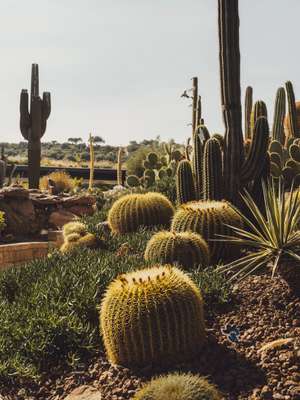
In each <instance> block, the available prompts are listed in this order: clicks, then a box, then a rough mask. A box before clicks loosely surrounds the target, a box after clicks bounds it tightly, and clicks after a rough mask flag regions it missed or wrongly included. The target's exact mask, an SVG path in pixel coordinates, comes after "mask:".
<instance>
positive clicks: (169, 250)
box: [145, 231, 209, 269]
mask: <svg viewBox="0 0 300 400" xmlns="http://www.w3.org/2000/svg"><path fill="white" fill-rule="evenodd" d="M145 260H146V261H154V262H159V263H161V264H174V263H178V264H180V265H181V266H183V267H184V268H186V269H190V268H192V267H193V266H197V265H201V266H202V267H207V266H208V265H209V250H208V245H207V243H206V242H205V240H204V239H203V238H202V237H201V236H200V235H198V234H196V233H193V232H167V231H162V232H158V233H156V234H155V235H153V236H152V238H151V239H150V240H149V242H148V244H147V247H146V250H145Z"/></svg>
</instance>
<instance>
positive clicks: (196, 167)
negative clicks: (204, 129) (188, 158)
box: [192, 133, 203, 200]
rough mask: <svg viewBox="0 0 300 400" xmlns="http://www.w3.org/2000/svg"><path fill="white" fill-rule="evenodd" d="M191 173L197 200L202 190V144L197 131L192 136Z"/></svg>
mask: <svg viewBox="0 0 300 400" xmlns="http://www.w3.org/2000/svg"><path fill="white" fill-rule="evenodd" d="M193 149H194V152H193V165H192V167H193V168H192V169H193V175H194V180H195V197H196V200H199V199H200V198H201V196H202V191H203V174H202V167H203V145H202V142H201V139H200V136H199V135H198V133H196V134H195V135H194V136H193Z"/></svg>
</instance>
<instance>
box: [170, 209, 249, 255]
mask: <svg viewBox="0 0 300 400" xmlns="http://www.w3.org/2000/svg"><path fill="white" fill-rule="evenodd" d="M228 225H232V226H236V227H241V226H242V219H241V217H240V216H239V215H238V213H237V212H236V211H235V210H234V209H233V208H232V206H231V205H230V203H228V202H226V201H192V202H189V203H187V204H182V205H181V206H180V207H179V208H178V210H177V211H176V212H175V214H174V218H173V221H172V225H171V229H172V230H173V231H175V232H186V231H190V232H196V233H198V234H200V235H201V236H202V237H203V238H204V240H206V242H207V243H208V246H209V250H210V257H211V261H212V262H218V261H219V260H220V259H223V258H224V259H228V258H232V257H235V256H236V253H235V252H234V251H233V249H232V247H231V246H230V245H228V244H227V245H225V244H224V243H223V242H220V241H218V235H225V234H229V233H230V232H231V228H230V227H229V226H228Z"/></svg>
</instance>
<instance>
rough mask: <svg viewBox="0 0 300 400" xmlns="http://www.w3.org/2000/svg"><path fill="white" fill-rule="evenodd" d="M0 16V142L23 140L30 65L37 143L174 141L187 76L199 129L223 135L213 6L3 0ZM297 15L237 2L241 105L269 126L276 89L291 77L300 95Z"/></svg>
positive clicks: (276, 4) (281, 7)
mask: <svg viewBox="0 0 300 400" xmlns="http://www.w3.org/2000/svg"><path fill="white" fill-rule="evenodd" d="M287 4H289V7H287ZM1 11H2V12H1V16H0V21H1V25H0V26H1V28H0V30H1V35H0V41H1V44H2V46H1V47H2V60H3V62H2V64H1V73H0V82H1V89H2V90H1V93H0V109H1V113H0V115H1V118H0V142H19V141H21V140H23V137H22V135H21V132H20V130H19V96H20V91H21V89H22V88H27V89H29V88H30V73H31V64H32V63H34V62H36V63H38V64H39V69H40V91H41V92H43V91H50V92H51V96H52V112H51V115H50V118H49V120H48V127H47V131H46V133H45V136H44V137H43V141H51V140H57V141H66V140H67V139H68V138H69V137H81V138H83V139H84V140H85V141H86V140H87V138H88V134H89V132H93V134H94V135H99V136H102V137H103V138H104V139H105V141H106V143H107V144H113V145H125V144H127V143H128V142H129V141H130V140H137V141H141V140H143V139H151V138H155V137H156V136H157V135H160V137H161V138H162V139H163V140H168V139H170V138H174V139H175V140H176V141H177V142H179V143H183V142H185V140H186V138H187V137H188V136H189V135H190V133H191V128H190V127H189V126H187V124H188V123H189V122H190V120H191V108H189V107H188V105H189V101H186V100H184V99H181V98H180V95H181V93H182V92H183V90H184V89H187V88H189V87H190V86H191V80H190V79H191V78H192V77H193V76H198V77H199V91H200V94H201V96H202V108H203V116H204V119H205V122H206V124H207V127H208V129H209V130H210V131H211V132H219V133H221V134H222V133H223V131H224V126H223V121H222V116H221V110H220V90H219V62H218V28H217V0H215V1H212V0H200V1H195V0H194V1H193V0H186V1H185V2H182V1H179V0H173V1H171V0H165V1H154V2H151V3H149V2H148V1H145V0H114V1H113V2H112V1H110V2H109V1H105V0H89V1H88V2H81V1H78V0H73V1H72V2H71V1H70V0H62V1H58V0H52V1H51V2H50V1H46V0H42V1H37V0H28V1H27V2H19V1H16V0H10V1H9V2H8V1H3V4H2V7H1ZM299 14H300V2H299V0H298V1H297V0H289V1H288V2H282V1H279V0H275V1H274V0H273V1H272V0H253V1H251V2H249V1H246V0H240V20H241V25H240V50H241V84H242V104H243V102H244V99H243V97H244V91H245V88H246V86H247V85H251V86H253V89H254V99H255V100H257V99H263V100H264V101H266V103H267V105H268V110H269V123H270V125H271V124H272V114H273V103H274V98H275V94H276V90H277V88H278V87H279V86H282V85H284V83H285V81H286V80H291V81H292V82H293V84H294V89H295V93H296V98H297V93H300V84H299V82H298V79H297V78H298V68H297V67H298V64H299V55H297V52H296V51H294V52H293V50H292V48H293V47H295V45H296V40H295V39H294V38H295V27H296V24H297V22H298V21H297V19H298V15H299Z"/></svg>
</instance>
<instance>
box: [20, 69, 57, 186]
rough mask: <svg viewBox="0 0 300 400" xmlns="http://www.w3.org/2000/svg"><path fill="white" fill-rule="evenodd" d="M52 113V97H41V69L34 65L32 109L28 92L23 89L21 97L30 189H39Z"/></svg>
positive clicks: (21, 117)
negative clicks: (44, 142) (42, 160)
mask: <svg viewBox="0 0 300 400" xmlns="http://www.w3.org/2000/svg"><path fill="white" fill-rule="evenodd" d="M50 112H51V97H50V93H49V92H44V93H43V98H42V99H41V98H40V96H39V67H38V64H32V69H31V93H30V109H29V99H28V92H27V90H25V89H22V91H21V96H20V130H21V133H22V135H23V137H24V139H25V140H28V179H29V188H35V189H37V188H38V187H39V180H40V167H41V138H42V137H43V135H44V133H45V131H46V126H47V119H48V118H49V115H50Z"/></svg>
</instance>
